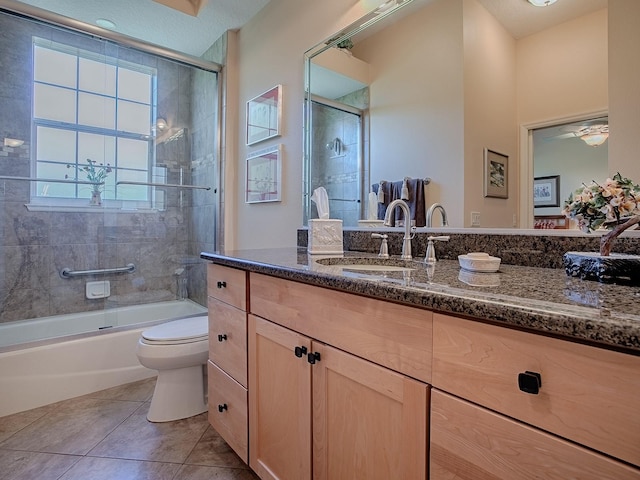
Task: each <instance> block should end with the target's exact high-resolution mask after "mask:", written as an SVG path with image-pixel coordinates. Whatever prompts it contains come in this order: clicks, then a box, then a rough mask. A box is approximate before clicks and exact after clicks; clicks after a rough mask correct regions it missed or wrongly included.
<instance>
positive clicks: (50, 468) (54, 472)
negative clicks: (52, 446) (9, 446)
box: [0, 450, 82, 480]
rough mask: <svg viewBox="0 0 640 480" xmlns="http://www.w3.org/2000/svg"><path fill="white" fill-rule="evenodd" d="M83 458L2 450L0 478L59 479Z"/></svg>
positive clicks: (0, 452) (21, 479) (9, 479)
mask: <svg viewBox="0 0 640 480" xmlns="http://www.w3.org/2000/svg"><path fill="white" fill-rule="evenodd" d="M81 458H82V457H78V456H74V455H57V454H52V453H35V452H16V451H12V450H0V480H34V479H38V480H57V479H58V478H60V476H61V475H62V474H64V473H65V472H66V471H67V470H69V469H70V468H71V467H72V466H73V465H74V464H75V463H76V462H77V461H78V460H80V459H81Z"/></svg>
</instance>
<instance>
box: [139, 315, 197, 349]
mask: <svg viewBox="0 0 640 480" xmlns="http://www.w3.org/2000/svg"><path fill="white" fill-rule="evenodd" d="M208 337H209V321H208V317H207V316H206V315H201V316H199V317H189V318H181V319H180V320H173V321H171V322H167V323H162V324H160V325H156V326H155V327H151V328H150V329H148V330H145V331H143V332H142V338H143V339H145V340H149V341H152V342H172V343H173V342H195V341H198V340H206V339H207V338H208Z"/></svg>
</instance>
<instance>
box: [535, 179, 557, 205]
mask: <svg viewBox="0 0 640 480" xmlns="http://www.w3.org/2000/svg"><path fill="white" fill-rule="evenodd" d="M533 206H534V207H559V206H560V175H551V176H548V177H536V178H534V179H533Z"/></svg>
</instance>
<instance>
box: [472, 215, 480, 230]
mask: <svg viewBox="0 0 640 480" xmlns="http://www.w3.org/2000/svg"><path fill="white" fill-rule="evenodd" d="M471 226H472V227H479V226H480V212H471Z"/></svg>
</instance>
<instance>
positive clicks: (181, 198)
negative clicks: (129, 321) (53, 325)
mask: <svg viewBox="0 0 640 480" xmlns="http://www.w3.org/2000/svg"><path fill="white" fill-rule="evenodd" d="M33 35H36V36H39V37H42V38H47V39H51V40H54V41H56V42H60V43H67V44H70V45H74V46H78V47H81V48H83V49H86V50H94V51H98V52H100V53H104V54H105V55H109V56H112V57H119V58H122V59H125V60H127V61H132V62H138V63H142V64H145V65H149V66H153V67H155V68H156V69H157V71H158V82H157V85H158V115H159V116H162V117H163V118H166V119H167V120H168V123H169V124H170V126H172V127H174V128H176V130H177V131H181V132H182V135H178V136H177V137H176V138H174V139H173V140H171V141H168V142H165V143H162V144H159V145H158V146H157V164H158V165H164V166H166V167H167V170H168V176H167V183H174V184H177V183H180V182H181V181H183V183H187V184H188V183H191V182H192V181H193V183H194V184H201V182H206V183H207V184H210V185H211V186H212V187H213V182H214V179H215V177H214V175H215V170H214V164H215V162H216V159H215V158H214V154H213V152H215V151H216V149H215V131H216V128H215V126H216V121H217V118H216V117H215V113H214V114H211V113H209V114H207V113H206V109H208V108H210V112H217V94H216V93H215V90H216V88H217V85H216V79H215V74H210V73H204V72H202V75H201V72H197V73H195V74H194V70H195V69H193V68H190V67H186V66H182V65H179V64H177V63H174V62H170V61H167V60H164V59H161V58H158V57H155V56H152V55H148V54H145V53H142V52H137V51H132V50H129V49H127V48H123V47H118V46H116V45H114V44H112V43H109V42H103V41H100V40H97V39H93V38H89V37H83V36H80V35H77V34H74V33H70V32H66V31H63V30H61V29H57V28H52V27H48V26H45V25H41V24H37V23H33V22H31V21H28V20H23V19H18V18H16V17H12V16H8V15H5V14H3V13H0V58H1V59H2V64H4V65H5V67H6V68H4V69H3V76H2V77H1V78H0V139H3V138H5V137H9V138H18V139H23V140H25V144H24V145H23V146H21V147H18V148H10V147H2V148H1V149H0V175H8V176H9V175H10V176H21V177H29V176H31V175H32V173H31V167H30V153H31V152H30V149H31V148H32V145H31V142H30V138H31V133H30V132H31V103H32V100H31V91H32V89H31V77H32V59H31V56H32V53H31V52H32V47H31V41H32V40H31V39H32V36H33ZM8 65H11V67H10V68H9V67H8ZM201 88H202V89H204V90H201V91H198V90H196V89H201ZM194 92H195V93H194ZM196 97H197V99H196V100H197V101H196V100H192V99H194V98H196ZM209 101H211V102H214V103H212V104H211V105H210V106H209V105H206V103H209ZM205 102H206V103H205ZM194 110H197V111H194ZM169 120H170V121H169ZM192 159H193V163H192ZM192 177H193V178H192ZM30 188H31V184H30V183H29V182H20V181H6V180H2V181H0V322H7V321H13V320H21V319H28V318H35V317H43V316H49V315H57V314H63V313H73V312H80V311H87V310H97V309H102V308H105V307H109V306H119V305H126V304H137V303H147V302H153V301H161V300H167V299H174V298H175V297H176V278H175V275H174V273H175V272H176V270H178V269H179V268H182V267H185V268H186V269H187V271H188V273H189V275H190V284H189V290H190V291H189V293H190V297H191V298H192V299H194V300H196V301H198V302H199V303H201V304H203V305H206V291H205V289H204V288H203V282H202V281H201V280H198V278H199V277H202V275H203V274H202V273H198V272H199V271H200V270H201V271H204V266H203V265H201V264H195V265H193V263H194V261H195V260H194V258H196V259H197V256H198V255H199V252H200V250H204V249H205V248H201V245H207V244H208V243H209V242H215V228H214V223H213V221H214V220H215V219H214V218H213V215H211V217H212V218H211V222H210V223H206V224H204V223H202V222H201V221H200V220H199V219H201V218H205V217H207V216H208V215H209V214H206V215H201V213H200V208H201V207H202V208H203V209H204V210H205V211H209V212H210V211H212V210H215V207H214V202H215V198H216V197H215V194H214V193H213V192H214V190H213V188H212V190H210V191H198V192H192V191H189V190H179V189H166V198H167V206H166V209H165V210H163V211H145V212H138V211H121V210H116V209H109V208H104V209H102V210H101V211H95V210H93V209H92V210H88V209H87V210H86V211H83V210H82V209H78V210H79V211H70V212H61V211H44V212H42V211H40V212H35V211H32V212H30V211H28V210H27V208H26V206H25V205H26V204H28V203H29V198H30ZM194 218H198V220H193V219H194ZM208 249H209V250H213V248H208ZM128 263H134V264H135V265H136V271H135V272H134V273H133V274H117V275H108V276H106V277H92V276H87V277H78V278H72V279H63V278H61V277H60V275H59V271H60V270H61V269H62V268H64V267H69V268H72V269H74V270H85V269H87V270H88V269H99V268H114V267H120V266H124V265H126V264H128ZM102 279H107V280H109V281H110V282H111V297H110V298H109V299H106V300H88V299H86V298H85V283H86V282H87V281H92V280H102Z"/></svg>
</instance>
